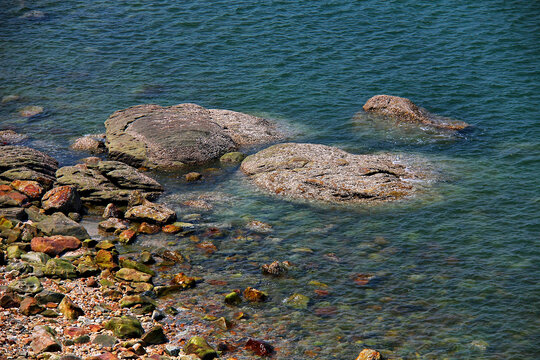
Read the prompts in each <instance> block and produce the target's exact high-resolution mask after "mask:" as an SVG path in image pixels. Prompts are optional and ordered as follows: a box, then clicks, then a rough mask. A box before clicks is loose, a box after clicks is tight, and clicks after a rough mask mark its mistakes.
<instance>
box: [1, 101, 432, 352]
mask: <svg viewBox="0 0 540 360" xmlns="http://www.w3.org/2000/svg"><path fill="white" fill-rule="evenodd" d="M105 125H106V129H107V133H106V135H105V136H101V135H95V136H94V135H93V136H86V137H84V138H82V139H79V140H77V141H76V142H75V144H73V146H72V149H73V150H77V151H86V152H88V153H91V154H96V153H102V152H108V155H109V157H110V158H112V159H114V160H103V159H100V158H96V157H89V158H85V159H82V160H81V161H80V162H79V163H78V164H76V165H73V166H64V167H59V164H58V162H57V161H56V160H55V159H53V158H52V157H50V156H48V155H47V154H44V153H42V152H40V151H37V150H34V149H31V148H28V147H24V146H16V145H10V143H17V142H20V140H21V139H24V136H21V135H18V134H16V133H14V132H9V131H7V132H6V131H4V132H2V133H1V134H0V135H1V136H2V137H1V139H2V145H0V241H1V247H0V266H1V271H2V274H3V275H4V276H3V277H2V279H1V280H0V308H1V309H0V325H1V326H2V329H3V331H2V334H1V335H0V344H2V345H0V359H27V358H38V359H63V360H71V359H89V360H90V359H91V360H94V359H95V360H98V359H100V360H101V359H103V360H106V359H135V358H147V359H199V358H200V359H203V360H204V359H213V358H217V357H220V358H224V359H231V360H232V359H236V358H237V357H239V358H245V357H246V356H247V357H248V358H249V357H252V356H265V357H266V356H268V357H272V356H274V354H276V353H279V356H280V357H283V356H285V357H286V356H287V353H286V350H283V351H282V350H280V349H279V347H278V346H275V344H273V341H272V339H261V338H251V337H249V336H248V334H247V333H246V332H243V331H242V329H243V328H244V325H243V324H244V323H246V324H247V323H251V321H252V319H251V316H250V314H249V313H244V312H243V307H241V304H250V303H255V304H256V303H264V302H265V301H266V300H267V298H268V294H266V293H265V292H263V291H260V290H258V289H256V288H253V287H252V284H245V288H244V289H226V288H224V287H223V286H224V285H226V283H227V282H226V281H215V280H214V284H215V285H218V287H217V290H216V291H219V293H220V294H221V296H222V302H221V303H220V304H213V305H208V304H207V305H208V306H209V307H213V311H210V312H209V311H207V310H208V309H206V308H205V304H190V303H189V302H184V303H182V304H181V305H180V306H178V302H176V301H175V299H178V297H180V295H179V294H189V293H190V292H196V291H197V290H196V289H197V284H200V283H201V282H204V281H205V279H204V274H195V273H194V272H192V269H193V267H192V264H190V261H189V259H188V258H186V256H184V255H183V254H182V253H180V252H179V251H177V250H167V249H165V250H161V251H159V252H156V253H151V252H149V251H142V252H137V250H135V248H133V249H132V248H130V247H131V246H132V244H133V243H135V242H136V239H137V236H139V235H142V234H145V235H152V234H156V233H159V232H163V233H166V234H174V235H175V236H177V237H183V238H190V239H192V238H193V240H194V241H197V242H198V243H197V247H199V248H200V249H203V250H204V251H207V252H208V253H209V254H211V253H213V251H215V249H214V248H215V246H214V245H213V244H212V242H211V241H202V242H201V241H200V240H199V239H198V235H199V234H200V233H198V232H197V230H194V225H193V224H191V223H189V222H183V221H176V220H177V218H176V217H177V214H176V213H175V211H174V210H172V209H169V208H167V207H166V206H164V205H163V204H159V203H156V202H154V201H155V200H156V199H157V198H158V197H159V195H160V194H161V193H162V192H163V191H164V188H163V186H162V185H161V184H159V183H158V182H157V181H156V180H154V179H153V178H152V177H150V176H148V175H147V174H145V173H143V172H141V169H145V168H157V169H166V170H174V169H176V170H177V169H179V168H183V166H185V165H196V164H203V163H207V162H208V161H215V160H217V159H219V160H220V161H221V162H224V163H227V162H228V163H236V164H239V163H242V165H241V169H242V171H243V172H244V173H245V174H246V175H247V176H248V178H250V179H251V180H252V181H253V182H254V183H255V184H256V185H257V186H259V187H260V188H261V189H264V190H265V191H267V192H270V193H272V194H275V195H279V196H286V197H287V198H291V199H298V198H301V199H308V200H318V201H323V202H341V203H358V202H386V201H393V200H400V199H405V198H408V197H410V196H412V195H414V194H415V193H416V192H418V191H419V189H418V188H417V185H416V184H418V183H419V182H421V181H424V182H428V181H430V180H433V179H434V177H433V175H432V174H431V173H430V172H429V171H428V170H426V169H425V168H415V167H412V166H410V164H408V163H407V164H405V165H403V164H400V163H399V161H397V159H396V158H395V157H392V156H391V155H385V154H378V155H353V154H349V153H346V152H344V151H342V150H340V149H336V148H331V147H327V146H323V145H317V144H292V143H286V144H278V145H274V146H272V147H270V148H267V149H264V150H262V151H260V152H258V153H256V154H254V155H251V156H249V157H247V158H246V159H244V157H245V155H244V154H243V153H241V152H239V151H238V150H241V149H243V148H246V147H247V148H249V146H253V145H260V144H268V143H275V142H277V141H279V140H282V139H284V137H285V135H284V134H285V133H284V132H282V131H281V130H280V129H278V127H277V126H276V124H274V123H272V122H270V121H268V120H265V119H261V118H256V117H253V116H250V115H246V114H241V113H237V112H232V111H228V110H215V109H214V110H208V109H205V108H202V107H200V106H198V105H195V104H181V105H177V106H173V107H168V108H164V107H160V106H157V105H141V106H136V107H132V108H129V109H126V110H121V111H117V112H115V113H114V114H113V115H111V117H110V118H109V119H108V120H107V122H106V124H105ZM118 160H120V161H118ZM133 166H137V167H139V169H137V168H135V167H133ZM200 177H201V175H200V174H198V173H196V172H190V173H187V174H186V175H185V179H186V181H188V182H189V181H198V180H199V179H200ZM195 202H196V201H195ZM203 203H204V200H201V201H200V203H197V204H195V203H192V204H190V205H192V206H195V207H197V206H199V207H200V206H202V205H201V204H203ZM203 205H204V204H203ZM97 213H99V214H102V215H101V217H102V219H101V221H99V223H98V224H97V227H98V229H99V231H100V235H99V236H91V235H90V234H89V232H88V231H87V229H85V227H84V226H83V225H81V223H80V221H81V219H82V218H83V217H84V216H87V215H88V214H94V218H95V217H96V214H97ZM246 227H247V229H249V231H252V232H255V233H257V232H260V233H265V232H267V231H268V229H269V228H270V227H269V225H268V224H264V223H261V222H257V221H252V222H251V223H249V224H247V226H246ZM203 231H204V234H205V236H206V235H208V234H210V235H208V236H213V235H215V234H217V233H219V231H220V230H219V229H217V228H211V229H204V230H203ZM208 236H207V237H208ZM124 254H127V255H124ZM259 266H260V267H261V273H262V274H266V275H267V276H278V277H279V276H281V275H282V274H284V273H286V272H287V271H288V270H289V268H290V267H291V266H294V265H293V264H290V263H288V262H277V261H275V262H272V263H269V264H263V263H261V264H259ZM261 276H262V275H261ZM187 296H188V297H189V295H187ZM306 299H307V300H306ZM287 302H288V303H289V304H290V305H291V306H292V307H295V308H303V307H306V306H307V303H308V302H309V298H307V297H305V296H303V295H301V294H293V296H291V298H289V299H288V300H287ZM225 310H227V311H228V312H229V313H231V312H232V315H231V316H230V317H224V316H220V317H218V316H214V315H212V314H219V313H223V312H224V311H225ZM179 319H180V320H179ZM351 358H353V355H352V356H351ZM382 358H383V357H382V355H381V354H380V353H379V352H377V351H375V350H370V349H365V350H363V351H362V352H361V353H360V355H358V357H357V360H362V359H382Z"/></svg>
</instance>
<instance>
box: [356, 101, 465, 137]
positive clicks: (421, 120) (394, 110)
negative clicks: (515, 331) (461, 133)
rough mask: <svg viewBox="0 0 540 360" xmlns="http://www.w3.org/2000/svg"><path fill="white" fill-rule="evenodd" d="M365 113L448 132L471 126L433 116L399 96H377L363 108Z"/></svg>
mask: <svg viewBox="0 0 540 360" xmlns="http://www.w3.org/2000/svg"><path fill="white" fill-rule="evenodd" d="M363 109H364V111H365V112H368V113H373V114H377V115H381V116H386V117H390V118H393V119H396V120H398V121H406V122H411V123H418V124H423V125H428V126H432V127H435V128H439V129H446V130H463V129H465V128H467V127H469V124H467V123H465V122H463V121H459V120H454V119H450V118H447V117H443V116H439V115H436V114H432V113H430V112H429V111H427V110H426V109H424V108H422V107H419V106H417V105H416V104H414V103H413V102H412V101H411V100H409V99H407V98H402V97H399V96H391V95H375V96H373V97H372V98H370V99H369V100H368V101H367V102H366V103H365V104H364V106H363Z"/></svg>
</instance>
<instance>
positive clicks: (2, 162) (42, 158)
mask: <svg viewBox="0 0 540 360" xmlns="http://www.w3.org/2000/svg"><path fill="white" fill-rule="evenodd" d="M56 170H58V162H57V161H56V160H55V159H53V158H52V157H50V156H49V155H46V154H44V153H42V152H40V151H37V150H34V149H30V148H28V147H24V146H12V145H6V146H1V147H0V181H1V180H4V181H8V182H11V181H13V180H34V181H37V182H38V183H40V184H41V185H43V187H44V188H46V189H48V188H50V186H51V185H52V184H53V182H54V181H55V177H54V174H55V172H56Z"/></svg>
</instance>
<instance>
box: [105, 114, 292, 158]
mask: <svg viewBox="0 0 540 360" xmlns="http://www.w3.org/2000/svg"><path fill="white" fill-rule="evenodd" d="M105 128H106V137H107V141H106V146H107V148H108V150H109V156H110V157H111V158H112V159H115V160H120V161H123V162H125V163H128V164H130V165H133V166H136V167H139V166H145V167H148V168H162V169H174V168H181V167H183V166H185V165H190V164H201V163H205V162H208V161H211V160H214V159H218V158H219V157H220V156H221V155H223V154H225V153H227V152H230V151H235V150H237V149H238V148H239V147H242V146H252V145H256V144H264V143H270V142H274V141H277V140H279V139H281V138H283V136H284V134H283V133H282V132H281V131H280V130H278V129H277V126H276V125H275V124H273V123H271V122H270V121H268V120H265V119H262V118H258V117H255V116H251V115H247V114H242V113H238V112H234V111H229V110H218V109H206V108H204V107H202V106H199V105H196V104H180V105H174V106H169V107H162V106H159V105H137V106H133V107H130V108H127V109H124V110H119V111H116V112H115V113H113V114H112V115H111V116H110V117H109V118H108V119H107V121H105Z"/></svg>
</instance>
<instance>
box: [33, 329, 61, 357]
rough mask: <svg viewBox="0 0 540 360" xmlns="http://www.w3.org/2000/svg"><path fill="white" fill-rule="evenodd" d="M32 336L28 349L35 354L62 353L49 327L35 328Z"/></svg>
mask: <svg viewBox="0 0 540 360" xmlns="http://www.w3.org/2000/svg"><path fill="white" fill-rule="evenodd" d="M32 334H33V335H32V342H31V343H30V348H31V349H32V351H33V352H34V353H35V354H40V353H43V352H56V351H62V345H60V342H59V341H58V340H56V334H55V332H54V330H52V329H51V328H50V327H48V326H41V325H40V326H36V327H35V328H34V330H33V331H32Z"/></svg>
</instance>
